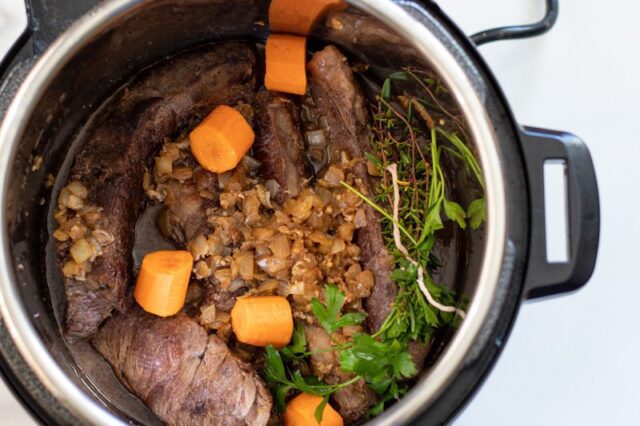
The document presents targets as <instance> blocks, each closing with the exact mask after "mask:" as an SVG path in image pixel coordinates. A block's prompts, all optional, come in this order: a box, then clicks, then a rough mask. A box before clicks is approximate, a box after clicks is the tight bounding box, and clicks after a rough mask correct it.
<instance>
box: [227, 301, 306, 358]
mask: <svg viewBox="0 0 640 426" xmlns="http://www.w3.org/2000/svg"><path fill="white" fill-rule="evenodd" d="M231 327H232V328H233V332H234V333H235V335H236V338H237V339H238V341H239V342H242V343H247V344H249V345H253V346H268V345H273V346H275V347H278V348H279V347H283V346H286V345H287V344H288V343H289V341H290V340H291V335H292V334H293V316H292V314H291V305H289V302H288V301H287V299H286V298H284V297H282V296H264V297H245V298H242V299H238V300H237V301H236V304H235V305H234V306H233V309H231Z"/></svg>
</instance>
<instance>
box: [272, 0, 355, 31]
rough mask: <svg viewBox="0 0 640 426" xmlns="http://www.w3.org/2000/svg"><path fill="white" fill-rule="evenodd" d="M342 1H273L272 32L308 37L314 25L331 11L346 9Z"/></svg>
mask: <svg viewBox="0 0 640 426" xmlns="http://www.w3.org/2000/svg"><path fill="white" fill-rule="evenodd" d="M345 7H346V4H345V2H344V1H342V0H272V1H271V5H270V6H269V25H270V26H271V31H273V32H281V33H290V34H299V35H308V34H309V31H311V28H312V27H313V24H315V22H316V21H317V20H318V18H320V17H321V16H322V15H324V14H325V13H326V12H327V11H328V10H329V9H332V8H338V9H344V8H345Z"/></svg>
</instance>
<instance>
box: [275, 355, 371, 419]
mask: <svg viewBox="0 0 640 426" xmlns="http://www.w3.org/2000/svg"><path fill="white" fill-rule="evenodd" d="M265 353H266V363H265V369H264V375H265V378H266V380H267V383H268V384H269V386H270V387H271V389H272V390H273V391H274V394H275V397H276V402H277V403H278V407H279V408H280V410H284V407H285V404H286V396H287V394H288V393H289V391H291V390H293V389H295V390H298V391H300V392H305V393H309V394H312V395H318V396H322V397H326V396H329V395H331V394H332V393H333V392H335V391H337V390H339V389H342V388H344V387H347V386H349V385H350V384H352V383H355V382H356V381H357V380H359V379H360V378H359V377H354V378H353V379H351V380H348V381H346V382H344V383H339V384H336V385H329V384H327V383H324V382H323V381H321V380H320V379H318V378H317V377H315V376H306V377H305V376H303V375H302V373H301V372H300V370H295V371H293V372H289V371H288V370H287V369H286V368H285V365H284V362H283V360H282V357H281V356H280V352H279V351H278V350H277V349H275V348H274V347H273V346H271V345H269V346H267V347H266V351H265Z"/></svg>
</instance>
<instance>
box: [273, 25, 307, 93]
mask: <svg viewBox="0 0 640 426" xmlns="http://www.w3.org/2000/svg"><path fill="white" fill-rule="evenodd" d="M265 55H266V63H267V73H266V75H265V78H264V85H265V86H266V88H267V89H269V90H274V91H277V92H285V93H293V94H295V95H304V94H305V92H306V91H307V70H306V59H307V39H306V38H304V37H298V36H292V35H286V34H271V35H270V36H269V38H268V39H267V46H266V49H265Z"/></svg>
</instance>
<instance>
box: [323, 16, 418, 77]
mask: <svg viewBox="0 0 640 426" xmlns="http://www.w3.org/2000/svg"><path fill="white" fill-rule="evenodd" d="M316 32H317V34H318V36H319V37H320V38H322V39H323V40H327V41H330V42H333V43H336V44H337V45H339V46H341V47H344V48H347V49H349V50H351V51H352V52H353V53H354V54H357V55H360V56H362V59H364V60H365V61H366V63H375V64H377V65H378V66H388V67H390V68H397V66H398V61H399V60H403V61H405V62H413V63H416V64H418V63H419V59H418V58H419V55H418V54H417V52H416V50H415V49H414V48H413V46H411V45H409V44H408V43H407V42H406V41H405V40H404V39H403V38H402V37H400V36H399V35H398V34H397V33H396V32H395V31H393V30H392V29H391V28H389V27H388V26H386V25H384V24H383V23H382V22H380V21H378V20H377V19H375V18H373V17H372V16H370V15H366V14H363V13H360V12H358V11H355V10H353V9H351V10H346V11H334V12H330V13H329V14H328V15H327V16H326V18H325V20H324V25H323V26H320V27H319V28H317V29H316Z"/></svg>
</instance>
